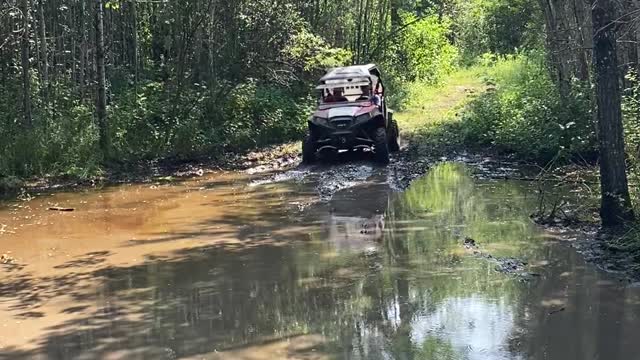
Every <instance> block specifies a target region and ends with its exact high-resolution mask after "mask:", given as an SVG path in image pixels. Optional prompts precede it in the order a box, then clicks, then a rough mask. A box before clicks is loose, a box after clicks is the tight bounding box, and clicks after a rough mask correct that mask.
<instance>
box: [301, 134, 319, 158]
mask: <svg viewBox="0 0 640 360" xmlns="http://www.w3.org/2000/svg"><path fill="white" fill-rule="evenodd" d="M317 159H318V157H317V154H316V147H315V144H314V143H313V139H312V138H311V136H307V137H305V138H304V140H303V141H302V163H303V164H313V163H315V162H316V160H317Z"/></svg>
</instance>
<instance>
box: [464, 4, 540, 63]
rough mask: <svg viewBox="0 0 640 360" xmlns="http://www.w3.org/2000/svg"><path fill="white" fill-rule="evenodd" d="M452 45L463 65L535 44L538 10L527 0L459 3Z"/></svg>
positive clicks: (534, 46) (537, 39)
mask: <svg viewBox="0 0 640 360" xmlns="http://www.w3.org/2000/svg"><path fill="white" fill-rule="evenodd" d="M459 6H460V10H459V12H458V14H459V16H458V17H457V18H456V24H455V29H456V35H457V39H456V44H457V45H458V46H459V47H460V51H461V53H462V60H463V62H464V63H466V64H471V63H473V62H474V61H476V60H477V59H478V58H479V57H480V56H482V54H485V53H494V54H499V55H507V54H513V53H514V52H515V51H517V50H518V49H520V50H522V49H533V48H536V47H537V46H538V45H539V42H540V39H541V37H540V34H541V33H542V25H541V24H540V19H541V16H540V11H539V9H538V5H537V3H536V2H535V1H531V0H470V1H463V2H460V5H459Z"/></svg>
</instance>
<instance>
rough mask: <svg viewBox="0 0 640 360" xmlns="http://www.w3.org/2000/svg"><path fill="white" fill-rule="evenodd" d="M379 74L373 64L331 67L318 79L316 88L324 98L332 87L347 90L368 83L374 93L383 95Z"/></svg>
mask: <svg viewBox="0 0 640 360" xmlns="http://www.w3.org/2000/svg"><path fill="white" fill-rule="evenodd" d="M380 75H381V74H380V70H378V67H377V66H376V65H374V64H369V65H357V66H347V67H338V68H333V69H331V70H329V71H328V72H327V74H326V75H325V76H323V77H322V78H321V79H320V81H319V85H318V86H316V90H318V91H321V94H322V97H323V98H324V97H325V96H327V95H329V91H330V90H332V89H336V88H343V89H345V90H347V91H348V90H350V89H359V88H361V87H362V86H367V85H368V86H370V87H371V89H373V92H374V93H375V94H378V95H381V96H384V85H383V84H382V81H381V80H380Z"/></svg>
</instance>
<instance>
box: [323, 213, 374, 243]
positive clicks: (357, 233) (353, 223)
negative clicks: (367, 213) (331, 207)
mask: <svg viewBox="0 0 640 360" xmlns="http://www.w3.org/2000/svg"><path fill="white" fill-rule="evenodd" d="M327 225H328V227H329V238H328V240H329V242H330V243H331V244H332V245H333V246H334V247H335V248H336V250H338V251H356V252H359V251H371V250H375V249H376V248H377V247H378V244H379V243H380V242H381V241H382V239H383V237H384V215H375V216H373V217H371V218H368V219H367V218H359V217H348V216H335V215H330V218H329V221H328V223H327Z"/></svg>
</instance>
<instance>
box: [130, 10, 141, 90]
mask: <svg viewBox="0 0 640 360" xmlns="http://www.w3.org/2000/svg"><path fill="white" fill-rule="evenodd" d="M129 6H131V24H132V29H131V32H132V34H131V40H132V42H133V44H132V47H133V64H132V65H133V79H134V86H135V90H136V94H137V93H138V81H139V74H138V69H139V68H140V66H139V65H138V63H139V62H140V60H139V51H138V10H137V4H136V0H130V2H129Z"/></svg>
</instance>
